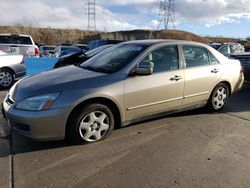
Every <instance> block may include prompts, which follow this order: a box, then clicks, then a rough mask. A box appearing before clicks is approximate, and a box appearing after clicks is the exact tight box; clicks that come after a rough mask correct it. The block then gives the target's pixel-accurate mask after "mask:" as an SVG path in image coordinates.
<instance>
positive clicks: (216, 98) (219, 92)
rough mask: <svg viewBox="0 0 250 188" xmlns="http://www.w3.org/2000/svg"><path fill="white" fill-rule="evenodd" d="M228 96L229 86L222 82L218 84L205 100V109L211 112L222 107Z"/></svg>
mask: <svg viewBox="0 0 250 188" xmlns="http://www.w3.org/2000/svg"><path fill="white" fill-rule="evenodd" d="M229 96H230V93H229V88H228V86H227V85H225V84H224V83H220V84H218V85H217V86H216V87H215V88H214V90H213V92H212V93H211V95H210V97H209V100H208V102H207V105H206V107H207V109H208V111H211V112H217V111H220V110H221V109H223V107H224V106H225V104H226V103H227V101H228V98H229Z"/></svg>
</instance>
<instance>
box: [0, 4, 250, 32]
mask: <svg viewBox="0 0 250 188" xmlns="http://www.w3.org/2000/svg"><path fill="white" fill-rule="evenodd" d="M86 2H87V0H85V1H84V0H72V1H68V0H53V1H52V0H36V1H34V0H22V1H20V0H9V1H3V0H2V1H1V6H0V24H1V25H14V24H23V25H33V26H36V27H55V28H78V29H87V15H86V10H85V8H84V7H85V3H86ZM96 3H97V5H96V12H97V28H98V30H106V31H114V30H129V29H138V28H140V29H147V28H156V27H155V26H156V25H157V18H158V6H159V0H110V1H107V0H96ZM249 4H250V0H178V1H176V18H175V20H176V24H177V28H178V24H180V23H185V24H190V25H195V23H198V24H199V25H200V24H202V25H203V26H204V27H212V26H214V25H218V24H222V23H237V22H239V21H240V20H242V19H244V20H247V21H249V20H250V6H248V5H249ZM131 7H132V8H133V12H131V11H129V9H131ZM121 8H122V9H123V11H122V12H121V11H120V12H119V9H121ZM113 10H117V11H113ZM126 10H128V11H126Z"/></svg>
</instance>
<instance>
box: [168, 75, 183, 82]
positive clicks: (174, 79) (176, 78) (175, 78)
mask: <svg viewBox="0 0 250 188" xmlns="http://www.w3.org/2000/svg"><path fill="white" fill-rule="evenodd" d="M181 79H182V77H181V76H178V75H175V76H174V77H172V78H170V81H179V80H181Z"/></svg>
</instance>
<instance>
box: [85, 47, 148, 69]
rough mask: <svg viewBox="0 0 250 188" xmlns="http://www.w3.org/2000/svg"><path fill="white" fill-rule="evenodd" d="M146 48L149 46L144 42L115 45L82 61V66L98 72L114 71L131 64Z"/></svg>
mask: <svg viewBox="0 0 250 188" xmlns="http://www.w3.org/2000/svg"><path fill="white" fill-rule="evenodd" d="M146 48H147V46H146V45H142V44H140V45H138V44H123V45H118V46H114V47H111V48H108V49H107V50H104V51H103V52H101V53H99V54H98V55H96V56H94V57H93V58H90V59H89V60H88V61H86V62H84V63H82V64H81V67H82V68H85V69H88V70H92V71H96V72H103V73H114V72H117V71H119V70H120V69H122V68H123V67H124V66H126V65H127V64H129V63H130V62H131V61H132V60H133V59H134V58H135V57H137V56H138V55H139V54H140V53H141V52H142V51H144V50H145V49H146Z"/></svg>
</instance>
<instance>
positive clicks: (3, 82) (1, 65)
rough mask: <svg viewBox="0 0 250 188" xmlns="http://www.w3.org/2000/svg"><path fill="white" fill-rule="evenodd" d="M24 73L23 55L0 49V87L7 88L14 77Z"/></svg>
mask: <svg viewBox="0 0 250 188" xmlns="http://www.w3.org/2000/svg"><path fill="white" fill-rule="evenodd" d="M25 74H26V68H25V65H24V58H23V55H18V54H16V55H15V54H7V53H5V52H3V51H0V88H9V87H10V86H11V85H13V83H14V81H15V79H16V78H20V77H22V76H24V75H25Z"/></svg>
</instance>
